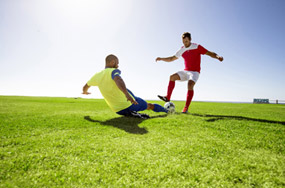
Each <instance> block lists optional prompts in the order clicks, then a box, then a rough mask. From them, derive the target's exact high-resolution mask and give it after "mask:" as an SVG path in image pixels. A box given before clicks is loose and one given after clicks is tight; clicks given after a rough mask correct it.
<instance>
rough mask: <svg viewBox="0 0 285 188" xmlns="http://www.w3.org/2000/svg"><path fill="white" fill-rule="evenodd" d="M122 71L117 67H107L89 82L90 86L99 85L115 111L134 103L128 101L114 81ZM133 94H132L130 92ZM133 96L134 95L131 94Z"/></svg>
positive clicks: (107, 101)
mask: <svg viewBox="0 0 285 188" xmlns="http://www.w3.org/2000/svg"><path fill="white" fill-rule="evenodd" d="M120 75H121V71H120V70H119V69H116V68H106V69H104V70H102V71H101V72H98V73H96V74H95V75H94V76H93V77H92V78H91V79H90V80H89V81H88V82H87V85H88V86H98V87H99V90H100V92H101V94H102V95H103V97H104V99H105V101H106V103H107V104H108V106H109V107H110V108H111V109H112V111H114V112H119V111H121V110H123V109H126V108H128V107H129V106H131V105H132V103H131V102H130V101H127V98H126V96H125V94H124V93H123V92H122V91H121V90H120V89H119V88H118V86H117V84H116V83H115V81H114V78H115V76H120ZM130 95H131V94H130ZM131 96H132V95H131Z"/></svg>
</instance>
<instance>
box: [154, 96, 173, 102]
mask: <svg viewBox="0 0 285 188" xmlns="http://www.w3.org/2000/svg"><path fill="white" fill-rule="evenodd" d="M157 96H158V98H159V99H160V100H163V101H164V102H169V101H170V100H168V98H167V97H163V96H160V95H157Z"/></svg>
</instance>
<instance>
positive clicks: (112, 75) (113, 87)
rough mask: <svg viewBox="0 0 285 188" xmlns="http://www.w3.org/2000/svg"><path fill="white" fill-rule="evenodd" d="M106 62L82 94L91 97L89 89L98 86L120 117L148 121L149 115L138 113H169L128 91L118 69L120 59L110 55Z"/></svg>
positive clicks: (86, 85)
mask: <svg viewBox="0 0 285 188" xmlns="http://www.w3.org/2000/svg"><path fill="white" fill-rule="evenodd" d="M105 61H106V65H105V69H104V70H102V71H100V72H98V73H96V74H95V75H94V76H93V77H92V78H91V79H90V80H89V81H88V82H87V83H86V84H85V86H84V87H83V93H82V94H85V95H89V94H91V93H89V92H88V89H89V88H90V87H91V86H98V87H99V90H100V92H101V94H102V95H103V97H104V99H105V101H106V103H107V104H108V106H109V107H110V108H111V110H112V111H114V112H116V113H117V114H119V115H124V116H133V117H139V118H143V119H147V118H149V116H148V115H147V114H140V113H137V112H138V111H143V110H153V111H155V112H165V113H167V110H166V109H165V108H164V107H162V106H160V105H158V104H152V103H147V102H146V101H145V100H143V99H141V98H139V97H136V96H135V95H134V94H133V93H132V92H131V91H130V90H128V89H127V87H126V84H125V82H124V80H123V79H122V77H121V71H120V70H119V69H118V67H119V59H118V58H117V57H116V56H115V55H112V54H111V55H108V56H107V57H106V59H105Z"/></svg>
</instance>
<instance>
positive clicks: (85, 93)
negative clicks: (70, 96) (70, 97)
mask: <svg viewBox="0 0 285 188" xmlns="http://www.w3.org/2000/svg"><path fill="white" fill-rule="evenodd" d="M82 94H83V95H90V94H91V93H89V92H87V91H83V93H82Z"/></svg>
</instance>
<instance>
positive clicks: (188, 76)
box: [177, 70, 200, 83]
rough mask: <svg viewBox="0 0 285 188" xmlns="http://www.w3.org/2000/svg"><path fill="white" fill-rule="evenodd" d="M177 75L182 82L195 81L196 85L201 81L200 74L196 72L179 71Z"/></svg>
mask: <svg viewBox="0 0 285 188" xmlns="http://www.w3.org/2000/svg"><path fill="white" fill-rule="evenodd" d="M177 74H178V75H179V77H180V81H188V80H193V81H194V82H195V83H196V82H197V81H198V79H199V75H200V73H199V72H194V71H185V70H183V71H178V72H177Z"/></svg>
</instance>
